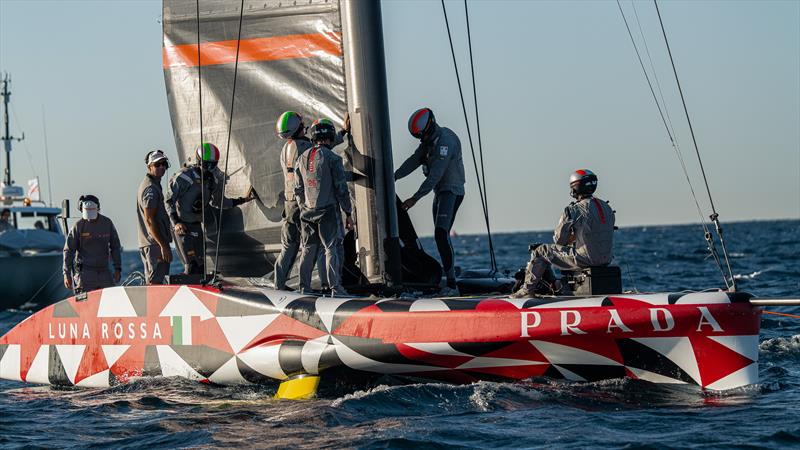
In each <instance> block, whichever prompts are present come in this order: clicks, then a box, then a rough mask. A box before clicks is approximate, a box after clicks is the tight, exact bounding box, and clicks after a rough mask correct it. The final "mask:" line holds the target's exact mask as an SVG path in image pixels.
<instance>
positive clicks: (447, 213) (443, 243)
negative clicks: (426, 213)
mask: <svg viewBox="0 0 800 450" xmlns="http://www.w3.org/2000/svg"><path fill="white" fill-rule="evenodd" d="M463 200H464V196H463V195H456V194H454V193H452V192H449V191H446V192H438V193H436V196H435V197H434V198H433V226H434V231H433V235H434V239H435V240H436V248H437V249H438V250H439V256H440V257H441V258H442V266H443V267H444V273H445V275H446V276H447V282H448V285H452V286H450V287H455V279H456V274H455V269H454V266H455V261H454V258H453V244H452V243H451V242H450V230H451V229H452V228H453V222H455V220H456V214H458V208H459V207H460V206H461V202H462V201H463Z"/></svg>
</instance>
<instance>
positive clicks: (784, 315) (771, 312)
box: [764, 310, 800, 319]
mask: <svg viewBox="0 0 800 450" xmlns="http://www.w3.org/2000/svg"><path fill="white" fill-rule="evenodd" d="M764 314H772V315H773V316H783V317H791V318H792V319H800V316H798V315H797V314H786V313H779V312H775V311H767V310H764Z"/></svg>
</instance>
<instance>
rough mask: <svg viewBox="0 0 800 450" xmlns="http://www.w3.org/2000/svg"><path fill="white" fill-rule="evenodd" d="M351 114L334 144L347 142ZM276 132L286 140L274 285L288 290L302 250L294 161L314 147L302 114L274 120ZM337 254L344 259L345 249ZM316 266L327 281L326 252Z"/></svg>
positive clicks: (283, 155) (283, 150)
mask: <svg viewBox="0 0 800 450" xmlns="http://www.w3.org/2000/svg"><path fill="white" fill-rule="evenodd" d="M349 122H350V121H349V117H347V118H345V126H344V128H343V129H342V130H341V131H340V132H337V133H336V138H335V139H334V143H333V146H334V147H335V146H336V145H339V144H341V143H342V142H343V141H344V135H345V134H347V133H348V132H349V130H350V127H349ZM275 132H276V134H277V135H278V137H280V138H281V139H285V140H286V143H284V144H283V148H282V149H281V169H282V170H283V183H284V190H283V195H284V208H283V219H284V222H283V227H282V228H281V253H280V255H278V259H277V260H276V261H275V273H274V277H275V288H276V289H286V279H287V278H288V277H289V273H290V272H291V271H292V266H293V265H294V262H295V259H296V258H297V252H298V251H299V249H300V207H299V206H298V204H297V199H296V198H295V194H294V163H295V161H296V160H297V158H298V157H299V156H300V155H302V154H303V153H305V151H306V150H308V149H309V148H311V147H313V144H312V143H311V140H310V139H309V138H308V137H306V127H305V124H304V123H303V118H302V116H300V114H298V113H296V112H294V111H286V112H284V113H283V114H281V116H280V117H279V118H278V121H277V122H276V123H275ZM338 257H339V258H340V259H343V258H344V250H343V249H340V251H339V254H338ZM317 268H318V270H319V275H320V279H321V280H322V283H323V284H328V279H327V274H326V273H325V255H324V254H320V255H319V257H318V259H317Z"/></svg>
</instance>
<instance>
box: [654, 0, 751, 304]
mask: <svg viewBox="0 0 800 450" xmlns="http://www.w3.org/2000/svg"><path fill="white" fill-rule="evenodd" d="M653 4H654V5H655V7H656V14H658V23H659V24H660V25H661V34H662V35H663V36H664V43H665V44H666V46H667V53H668V54H669V61H670V64H672V73H673V74H674V75H675V83H676V84H677V85H678V92H679V93H680V95H681V103H682V104H683V112H684V114H685V115H686V122H687V123H688V124H689V132H690V134H691V135H692V143H693V144H694V151H695V153H696V154H697V161H698V163H700V173H702V174H703V182H704V183H705V185H706V192H707V193H708V201H709V202H710V203H711V212H712V214H711V221H712V222H714V227H715V228H716V230H717V236H718V237H719V242H720V245H722V255H723V256H724V257H725V264H726V265H727V266H728V275H729V276H730V286H729V288H732V289H733V290H736V281H735V278H734V277H733V269H732V268H731V261H730V258H728V249H727V248H726V246H725V238H723V237H722V227H720V224H719V214H718V213H717V209H716V207H715V206H714V199H713V198H712V197H711V189H710V188H709V187H708V178H707V177H706V170H705V168H704V167H703V160H702V158H700V149H699V148H698V147H697V139H696V138H695V135H694V127H693V126H692V120H691V119H690V118H689V109H688V108H687V107H686V98H685V97H684V95H683V88H682V87H681V80H680V79H679V78H678V70H677V69H676V68H675V60H674V59H673V57H672V50H671V49H670V46H669V40H668V39H667V31H666V30H665V29H664V21H663V20H662V19H661V11H660V10H659V9H658V1H657V0H653ZM725 284H726V285H727V284H728V280H727V279H726V280H725Z"/></svg>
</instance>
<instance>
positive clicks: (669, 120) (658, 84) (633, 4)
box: [631, 0, 683, 159]
mask: <svg viewBox="0 0 800 450" xmlns="http://www.w3.org/2000/svg"><path fill="white" fill-rule="evenodd" d="M631 7H632V8H633V14H634V16H635V17H636V25H637V26H638V27H639V35H640V36H641V37H642V43H643V44H644V50H645V52H646V53H647V59H648V60H649V61H650V70H651V71H652V72H653V79H654V80H655V82H656V88H658V95H659V97H660V98H661V104H662V105H664V114H665V115H666V116H667V123H669V129H670V130H671V131H672V136H673V137H675V141H676V142H675V145H676V146H677V147H678V149H680V146H678V143H677V139H678V135H677V133H675V127H673V126H672V117H670V115H669V108H667V101H666V100H664V91H663V90H662V89H661V82H660V81H659V79H658V71H656V66H655V64H654V63H653V57H652V55H651V54H650V47H649V46H648V45H647V38H645V36H644V30H643V29H642V22H641V21H640V20H639V12H638V11H637V10H636V2H635V1H634V0H631ZM679 155H680V157H681V159H683V152H681V151H679Z"/></svg>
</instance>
